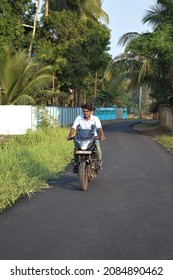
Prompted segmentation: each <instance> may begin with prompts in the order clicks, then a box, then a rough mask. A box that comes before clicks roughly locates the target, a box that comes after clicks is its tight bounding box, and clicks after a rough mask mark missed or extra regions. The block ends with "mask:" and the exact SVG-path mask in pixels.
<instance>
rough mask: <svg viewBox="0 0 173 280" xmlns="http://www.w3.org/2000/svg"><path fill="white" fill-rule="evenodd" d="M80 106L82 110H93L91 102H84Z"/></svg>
mask: <svg viewBox="0 0 173 280" xmlns="http://www.w3.org/2000/svg"><path fill="white" fill-rule="evenodd" d="M81 108H82V109H83V110H88V111H90V112H92V111H93V107H92V103H85V104H83V105H82V107H81Z"/></svg>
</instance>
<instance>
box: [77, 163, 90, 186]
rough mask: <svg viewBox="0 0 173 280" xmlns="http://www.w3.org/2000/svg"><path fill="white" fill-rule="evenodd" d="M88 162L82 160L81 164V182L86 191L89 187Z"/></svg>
mask: <svg viewBox="0 0 173 280" xmlns="http://www.w3.org/2000/svg"><path fill="white" fill-rule="evenodd" d="M87 169H88V168H87V164H86V162H85V161H82V162H80V164H79V169H78V172H79V184H80V188H81V190H82V191H86V190H87V188H88V170H87Z"/></svg>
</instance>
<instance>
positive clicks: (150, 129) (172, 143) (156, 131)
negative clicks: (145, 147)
mask: <svg viewBox="0 0 173 280" xmlns="http://www.w3.org/2000/svg"><path fill="white" fill-rule="evenodd" d="M134 128H135V129H136V130H137V131H139V132H142V133H143V134H146V135H150V136H151V137H152V138H153V139H154V140H155V141H157V142H158V143H160V144H161V145H163V146H164V147H165V148H166V149H167V150H168V151H170V152H173V136H172V134H171V133H170V132H168V131H163V130H162V128H161V127H160V125H159V122H158V121H157V120H144V121H142V122H140V123H139V124H135V125H134Z"/></svg>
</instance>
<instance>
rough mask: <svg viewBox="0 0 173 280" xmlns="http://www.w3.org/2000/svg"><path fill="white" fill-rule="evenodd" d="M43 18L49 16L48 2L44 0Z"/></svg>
mask: <svg viewBox="0 0 173 280" xmlns="http://www.w3.org/2000/svg"><path fill="white" fill-rule="evenodd" d="M44 8H45V16H46V17H47V16H48V14H49V0H45V6H44Z"/></svg>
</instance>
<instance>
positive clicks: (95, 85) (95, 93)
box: [94, 71, 97, 107]
mask: <svg viewBox="0 0 173 280" xmlns="http://www.w3.org/2000/svg"><path fill="white" fill-rule="evenodd" d="M96 97H97V71H96V74H95V81H94V107H95V103H96Z"/></svg>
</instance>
